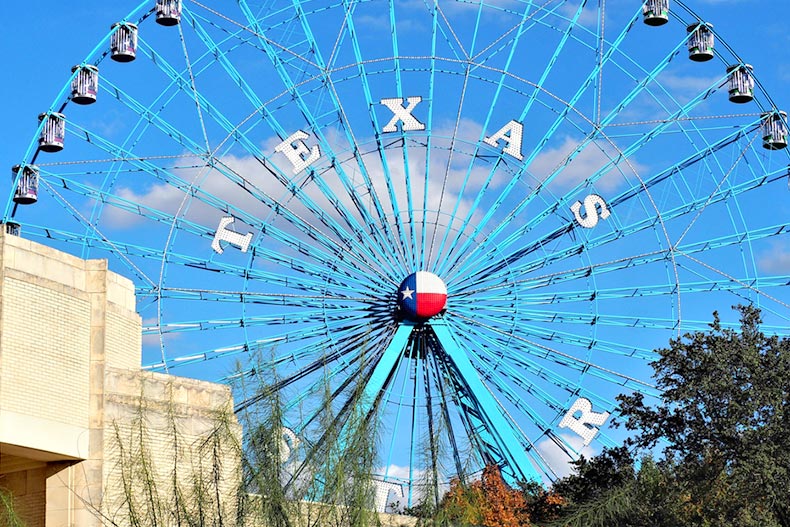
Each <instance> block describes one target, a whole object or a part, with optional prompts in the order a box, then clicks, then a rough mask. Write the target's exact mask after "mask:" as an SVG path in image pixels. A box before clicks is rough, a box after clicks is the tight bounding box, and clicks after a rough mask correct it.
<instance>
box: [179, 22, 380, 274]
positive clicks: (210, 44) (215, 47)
mask: <svg viewBox="0 0 790 527" xmlns="http://www.w3.org/2000/svg"><path fill="white" fill-rule="evenodd" d="M195 27H196V29H199V31H198V33H199V35H200V37H201V39H202V40H203V41H204V43H205V45H206V47H207V48H208V49H209V51H214V52H215V54H216V55H217V56H218V60H219V61H220V63H221V65H222V67H223V70H224V71H226V73H227V74H228V76H229V78H231V79H232V80H233V82H234V83H235V84H237V85H238V86H239V89H240V90H241V91H242V93H243V94H244V95H245V97H246V98H248V99H249V100H250V102H251V103H252V104H253V106H254V113H253V114H252V115H254V114H255V113H257V112H262V114H263V117H264V119H265V121H266V122H267V123H269V124H270V125H271V126H272V127H273V129H274V131H275V133H276V134H277V135H278V136H280V138H283V137H286V136H288V135H289V132H288V131H286V130H285V128H283V126H282V125H280V124H279V122H278V120H277V118H276V117H275V115H274V114H273V113H271V112H270V111H269V110H267V108H266V105H265V104H264V103H263V102H262V101H261V100H260V99H259V98H258V97H257V95H256V94H255V93H254V91H252V89H251V88H250V87H249V85H248V84H247V82H246V81H245V80H244V77H243V75H241V73H239V72H238V70H237V69H236V68H235V67H234V66H233V63H232V62H231V61H230V60H229V59H228V57H227V56H226V54H225V53H223V52H222V51H221V47H220V45H219V44H217V43H216V42H215V41H213V40H212V39H211V37H210V36H209V35H208V33H207V32H206V31H205V29H203V28H202V26H201V25H200V24H199V23H198V22H197V21H195ZM245 42H246V41H245ZM252 115H250V116H249V117H248V118H247V119H250V117H252ZM245 121H246V120H245ZM241 124H243V123H241ZM239 126H241V125H240V124H239V125H236V126H235V127H234V128H233V129H232V130H230V131H229V133H230V134H232V135H233V137H234V138H236V139H237V140H238V141H239V142H240V143H242V144H243V146H245V148H247V150H248V152H249V153H250V155H252V156H253V157H256V158H258V157H259V156H260V154H259V152H258V148H257V147H255V146H254V145H252V144H251V143H250V142H249V140H248V139H247V137H246V134H240V133H239V131H238V129H239ZM325 149H326V146H325ZM262 163H263V164H264V166H265V167H266V168H267V170H268V171H269V172H271V173H272V174H273V175H275V177H277V179H278V181H279V182H280V183H281V184H282V185H283V187H284V188H286V189H288V190H289V191H290V192H291V193H293V195H294V196H295V197H296V198H297V199H298V202H299V203H300V204H302V205H304V206H305V207H306V208H307V209H308V210H310V211H311V212H312V213H313V214H314V215H315V217H316V218H318V219H319V220H320V221H321V222H322V223H324V224H325V225H326V226H327V227H329V228H330V229H331V230H332V232H334V233H335V235H336V236H337V237H338V238H339V239H340V240H343V241H345V240H350V239H353V238H354V237H360V238H362V239H364V238H365V237H366V236H367V229H365V228H363V227H362V226H360V224H359V223H358V222H357V221H356V220H354V219H353V218H352V215H351V214H350V211H349V210H348V209H347V207H346V205H345V201H346V200H344V198H343V197H342V196H339V195H336V193H335V191H334V190H332V188H331V186H330V185H328V184H327V183H326V182H325V181H324V180H323V178H322V177H320V176H319V177H316V174H315V173H312V175H311V178H312V179H311V181H313V182H314V183H316V186H317V188H318V189H319V190H320V191H321V195H322V196H324V198H326V199H328V200H329V201H330V202H331V203H332V205H333V207H334V208H335V209H336V211H337V212H338V214H339V215H340V216H341V217H342V218H343V220H344V222H345V223H346V225H348V229H350V230H351V232H353V233H355V235H354V236H352V235H351V234H350V233H349V232H348V231H347V230H346V229H345V228H343V227H340V225H339V224H338V223H337V222H335V221H334V220H332V218H331V216H329V215H327V214H326V213H325V212H324V211H323V210H322V209H321V207H320V206H319V205H318V204H317V203H316V201H315V200H314V198H312V197H310V196H309V194H308V192H307V191H306V190H305V188H304V185H295V184H294V182H292V181H291V180H290V179H289V178H288V177H287V176H285V175H284V174H282V173H280V169H279V168H278V166H277V164H275V163H271V162H267V159H266V158H265V157H264V159H263V161H262ZM338 165H339V163H338V162H337V160H336V159H334V160H333V166H338ZM350 199H352V201H354V202H355V204H356V206H357V207H358V208H359V206H360V205H359V203H358V202H359V200H360V199H359V197H358V196H357V195H356V194H355V191H353V189H351V194H350ZM273 210H277V209H273ZM367 247H368V246H367V244H361V245H360V248H361V249H367ZM380 256H381V254H375V255H374V254H368V258H369V259H370V260H371V261H372V260H380V259H381V258H380Z"/></svg>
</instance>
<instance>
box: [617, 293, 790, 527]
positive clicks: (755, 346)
mask: <svg viewBox="0 0 790 527" xmlns="http://www.w3.org/2000/svg"><path fill="white" fill-rule="evenodd" d="M736 309H737V310H738V311H739V313H740V330H739V331H738V330H734V329H727V328H723V327H722V325H721V322H720V319H719V316H718V313H714V319H713V323H712V324H711V325H710V330H709V331H704V332H703V331H698V332H695V333H692V334H687V335H685V336H683V337H682V338H678V339H673V340H672V341H670V345H669V347H668V348H666V349H662V350H658V353H659V357H660V358H659V359H658V360H657V361H656V362H655V363H654V364H653V368H654V370H655V377H656V381H657V385H658V386H659V387H660V388H661V389H662V390H663V392H664V397H663V399H662V401H661V403H660V404H659V405H657V406H648V405H647V404H645V401H644V398H643V397H642V395H641V394H633V395H628V396H621V397H620V398H619V400H620V413H621V415H622V417H623V418H624V419H625V425H626V428H628V429H629V430H634V431H636V432H637V434H636V435H635V436H634V438H633V439H632V440H631V441H630V444H631V445H633V446H636V447H640V448H652V447H654V446H655V445H656V444H657V443H658V442H659V441H662V442H663V445H664V452H665V456H666V458H667V459H668V460H670V461H672V462H674V463H676V465H675V474H676V477H677V484H678V485H680V486H681V487H682V488H684V489H685V490H686V492H687V493H688V499H689V502H690V504H691V505H692V506H693V509H694V512H695V513H696V515H697V516H698V521H699V524H701V525H705V524H710V525H721V526H724V525H733V526H736V525H737V526H745V525H762V526H765V525H782V526H788V525H790V341H789V340H788V339H779V338H778V337H776V336H767V335H765V334H764V333H763V332H762V331H761V329H760V324H761V322H762V321H761V316H760V311H759V310H758V309H756V308H754V307H752V306H738V307H737V308H736Z"/></svg>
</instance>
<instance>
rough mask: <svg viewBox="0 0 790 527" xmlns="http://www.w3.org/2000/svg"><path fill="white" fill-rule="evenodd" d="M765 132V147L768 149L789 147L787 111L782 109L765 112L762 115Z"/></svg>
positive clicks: (762, 128)
mask: <svg viewBox="0 0 790 527" xmlns="http://www.w3.org/2000/svg"><path fill="white" fill-rule="evenodd" d="M760 117H761V118H762V124H761V125H760V129H761V130H762V132H763V148H766V149H768V150H782V149H783V148H787V136H788V131H787V112H783V111H781V110H779V111H776V110H774V111H773V112H768V113H764V114H762V115H761V116H760Z"/></svg>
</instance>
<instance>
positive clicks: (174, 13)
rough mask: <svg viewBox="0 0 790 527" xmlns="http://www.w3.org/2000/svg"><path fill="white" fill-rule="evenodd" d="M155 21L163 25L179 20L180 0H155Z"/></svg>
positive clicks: (176, 22)
mask: <svg viewBox="0 0 790 527" xmlns="http://www.w3.org/2000/svg"><path fill="white" fill-rule="evenodd" d="M156 21H157V22H158V23H159V24H162V25H163V26H175V25H176V24H178V23H179V22H181V0H156Z"/></svg>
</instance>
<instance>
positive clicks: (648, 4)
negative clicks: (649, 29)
mask: <svg viewBox="0 0 790 527" xmlns="http://www.w3.org/2000/svg"><path fill="white" fill-rule="evenodd" d="M642 15H643V19H642V20H643V22H644V23H645V24H647V25H648V26H663V25H664V24H666V23H667V22H669V0H646V1H645V4H644V5H643V6H642Z"/></svg>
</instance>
